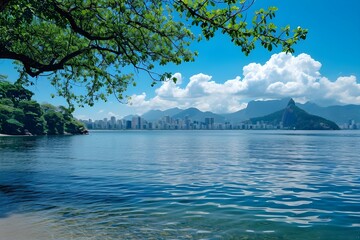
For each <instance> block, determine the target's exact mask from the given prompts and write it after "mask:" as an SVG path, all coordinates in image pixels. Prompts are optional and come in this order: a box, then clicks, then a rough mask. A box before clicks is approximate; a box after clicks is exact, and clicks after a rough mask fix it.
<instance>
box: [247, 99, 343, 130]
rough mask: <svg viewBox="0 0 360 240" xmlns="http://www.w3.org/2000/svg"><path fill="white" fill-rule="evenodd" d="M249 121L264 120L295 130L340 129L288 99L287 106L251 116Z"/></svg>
mask: <svg viewBox="0 0 360 240" xmlns="http://www.w3.org/2000/svg"><path fill="white" fill-rule="evenodd" d="M250 122H251V123H257V122H264V123H267V124H271V125H273V126H279V128H282V129H295V130H340V128H339V126H338V125H337V124H336V123H334V122H332V121H330V120H327V119H325V118H322V117H319V116H315V115H311V114H309V113H307V112H306V111H304V110H302V109H301V108H299V107H297V106H296V105H295V101H294V100H293V99H290V101H289V103H288V105H287V107H286V108H285V109H283V110H280V111H277V112H274V113H272V114H269V115H266V116H263V117H257V118H251V119H250Z"/></svg>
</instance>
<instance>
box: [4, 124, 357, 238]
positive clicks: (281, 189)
mask: <svg viewBox="0 0 360 240" xmlns="http://www.w3.org/2000/svg"><path fill="white" fill-rule="evenodd" d="M0 239H1V240H3V239H4V240H5V239H6V240H13V239H15V240H17V239H27V240H31V239H66V240H68V239H268V240H269V239H324V240H325V239H326V240H331V239H341V240H343V239H351V240H353V239H354V240H359V239H360V131H94V132H91V133H90V135H88V136H57V137H56V136H55V137H0Z"/></svg>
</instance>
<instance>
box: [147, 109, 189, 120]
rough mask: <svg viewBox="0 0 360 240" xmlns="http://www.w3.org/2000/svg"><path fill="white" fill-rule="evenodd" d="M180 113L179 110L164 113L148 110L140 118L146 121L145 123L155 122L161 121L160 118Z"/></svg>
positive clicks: (169, 110)
mask: <svg viewBox="0 0 360 240" xmlns="http://www.w3.org/2000/svg"><path fill="white" fill-rule="evenodd" d="M181 111H183V110H182V109H180V108H171V109H168V110H165V111H161V110H150V111H148V112H146V113H144V114H143V115H142V116H141V117H142V118H144V119H146V120H147V121H150V122H153V121H157V120H159V119H161V118H162V117H165V116H170V117H172V116H174V115H176V114H178V113H180V112H181Z"/></svg>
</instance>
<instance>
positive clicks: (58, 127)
mask: <svg viewBox="0 0 360 240" xmlns="http://www.w3.org/2000/svg"><path fill="white" fill-rule="evenodd" d="M24 93H26V94H24ZM32 95H33V93H32V92H31V91H29V90H27V89H25V88H23V87H22V86H20V85H18V84H11V83H9V82H6V81H1V80H0V133H5V134H13V135H17V134H28V133H30V134H32V135H43V134H50V135H54V134H64V133H72V134H83V133H86V129H85V127H84V124H82V123H81V122H79V121H78V120H76V119H75V118H74V117H73V116H72V114H71V112H70V110H69V109H67V108H65V107H55V106H53V105H51V104H47V103H46V104H43V105H40V104H39V103H38V102H36V101H34V100H31V96H32ZM19 96H20V97H19Z"/></svg>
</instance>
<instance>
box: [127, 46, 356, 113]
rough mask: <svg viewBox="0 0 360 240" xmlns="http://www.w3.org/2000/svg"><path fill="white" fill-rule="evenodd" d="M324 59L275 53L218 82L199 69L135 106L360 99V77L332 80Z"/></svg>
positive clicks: (221, 108) (206, 107) (217, 108)
mask: <svg viewBox="0 0 360 240" xmlns="http://www.w3.org/2000/svg"><path fill="white" fill-rule="evenodd" d="M320 69H321V63H320V62H318V61H316V60H314V59H313V58H312V57H311V56H310V55H308V54H304V53H303V54H300V55H298V56H293V55H291V54H285V53H279V54H274V55H272V56H271V58H270V59H269V60H268V61H267V62H266V63H265V64H263V65H261V64H258V63H250V64H248V65H246V66H244V67H243V73H242V77H240V76H237V77H235V78H234V79H230V80H226V81H224V80H221V79H219V81H218V82H216V81H215V80H213V79H212V77H211V76H209V75H206V74H203V73H199V74H197V75H194V76H192V77H190V79H189V80H188V81H187V82H185V79H183V77H182V75H181V74H180V73H176V74H174V76H175V77H176V78H177V79H178V81H177V83H176V84H175V83H173V82H172V81H167V82H163V83H162V84H161V85H160V86H159V87H158V88H157V89H156V90H155V96H154V97H152V98H148V97H147V95H146V93H142V94H139V95H136V94H135V95H132V96H131V106H132V107H133V108H135V110H137V112H139V113H143V112H146V111H148V110H150V109H161V110H165V109H168V108H172V107H179V108H183V109H185V108H188V107H196V108H199V109H200V110H202V111H212V112H216V113H228V112H235V111H238V110H240V109H243V108H245V107H246V102H248V101H249V99H250V100H252V99H279V98H284V97H293V98H295V99H297V100H299V101H302V102H305V101H315V102H320V103H323V104H326V103H328V104H350V103H353V104H360V84H359V83H357V79H356V77H355V76H343V77H339V78H337V79H335V80H330V79H328V78H326V77H324V76H322V75H321V74H320Z"/></svg>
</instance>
